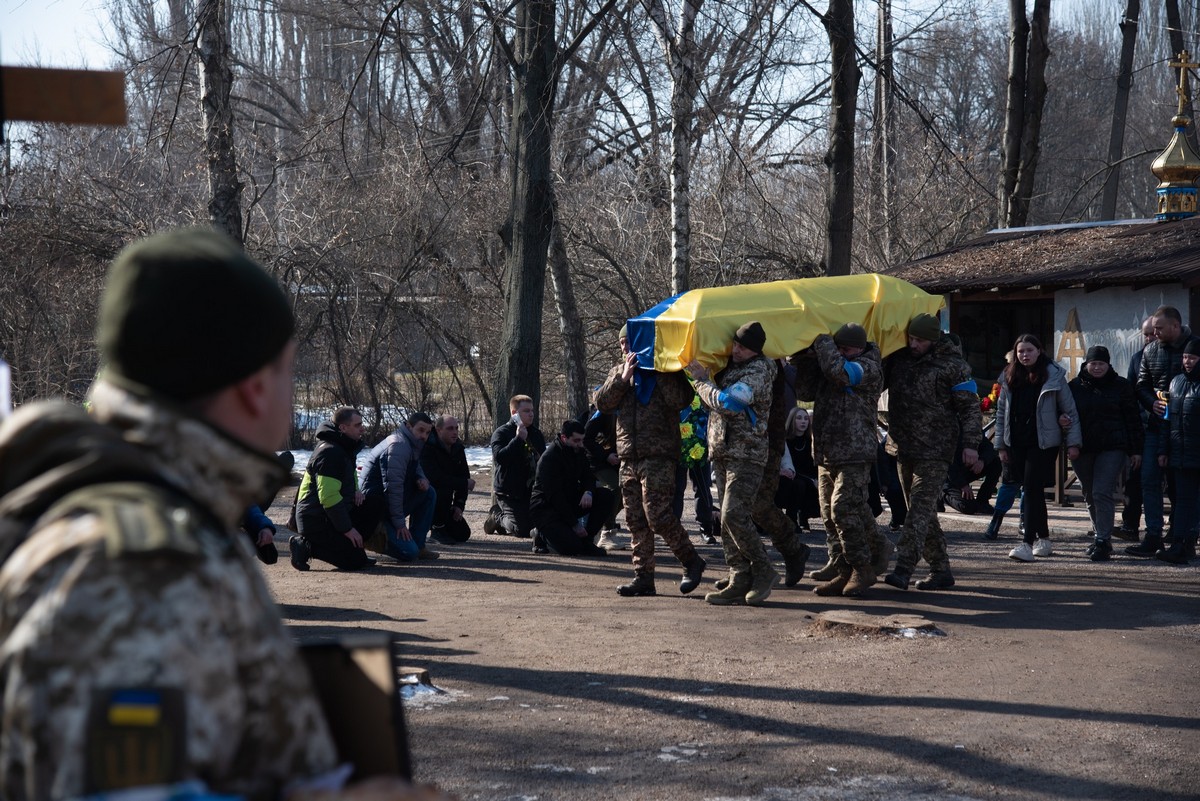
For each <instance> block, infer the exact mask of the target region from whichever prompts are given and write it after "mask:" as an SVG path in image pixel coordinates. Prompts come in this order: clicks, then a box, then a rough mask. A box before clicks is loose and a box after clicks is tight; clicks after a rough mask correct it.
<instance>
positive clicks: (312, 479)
mask: <svg viewBox="0 0 1200 801" xmlns="http://www.w3.org/2000/svg"><path fill="white" fill-rule="evenodd" d="M362 433H363V420H362V415H361V414H359V411H358V410H357V409H353V408H351V407H349V406H343V407H341V408H340V409H338V410H337V411H335V412H334V413H333V419H332V420H326V421H325V422H324V423H322V424H321V426H320V428H318V429H317V440H318V441H319V443H320V444H319V445H317V449H316V450H315V451H313V455H312V458H310V459H309V460H308V467H307V468H305V470H304V478H303V479H302V480H301V482H300V491H299V492H297V493H296V524H297V526H296V527H297V530H298V531H299V533H298V534H297V535H296V536H295V537H292V538H291V540H290V541H289V542H288V545H289V546H290V549H291V557H292V567H294V568H296V569H297V570H308V560H309V559H310V558H312V557H316V558H317V559H320V560H322V561H324V562H328V563H329V564H331V565H333V566H335V567H338V568H341V569H342V570H361V569H363V568H364V567H369V566H370V565H373V564H374V563H375V560H374V559H371V558H369V557H368V556H367V552H366V550H364V549H363V538H362V533H361V532H360V531H359V530H358V528H357V526H356V525H355V521H354V519H353V513H354V512H355V509H356V508H357V507H358V506H359V505H361V504H362V494H361V493H360V492H359V491H358V468H357V466H356V465H355V455H356V454H357V453H358V452H359V451H360V450H362V446H363V442H362ZM367 535H368V536H370V532H367Z"/></svg>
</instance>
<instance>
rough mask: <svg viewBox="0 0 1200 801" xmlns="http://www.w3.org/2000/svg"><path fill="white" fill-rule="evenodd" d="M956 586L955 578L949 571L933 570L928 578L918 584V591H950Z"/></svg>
mask: <svg viewBox="0 0 1200 801" xmlns="http://www.w3.org/2000/svg"><path fill="white" fill-rule="evenodd" d="M953 586H954V576H952V575H951V574H950V571H949V570H932V571H930V573H929V576H928V577H927V578H923V579H921V580H920V581H918V582H917V589H918V590H948V589H950V588H951V587H953Z"/></svg>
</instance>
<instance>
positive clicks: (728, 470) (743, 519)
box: [712, 459, 772, 579]
mask: <svg viewBox="0 0 1200 801" xmlns="http://www.w3.org/2000/svg"><path fill="white" fill-rule="evenodd" d="M712 466H713V473H714V475H715V476H716V478H717V504H718V505H719V506H720V507H721V545H722V546H723V547H724V549H725V564H727V565H728V566H729V571H730V573H731V574H733V575H732V576H731V578H732V577H735V576H745V578H747V579H749V578H750V577H751V576H752V575H760V574H762V573H765V572H767V571H769V570H771V569H772V568H771V561H770V560H769V559H768V558H767V549H766V548H764V547H763V544H762V538H761V537H759V536H758V531H757V529H755V528H754V506H755V504H756V503H757V500H758V492H759V486H760V485H761V484H762V479H763V468H762V465H761V464H758V463H755V462H748V461H741V460H735V459H722V460H716V461H714V462H713V463H712Z"/></svg>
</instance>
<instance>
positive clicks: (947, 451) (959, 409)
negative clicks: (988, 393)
mask: <svg viewBox="0 0 1200 801" xmlns="http://www.w3.org/2000/svg"><path fill="white" fill-rule="evenodd" d="M883 378H884V383H885V385H886V386H887V389H888V438H887V452H888V453H890V454H892V455H893V456H898V457H899V458H901V459H904V460H906V461H912V460H918V459H936V460H939V461H943V462H952V461H954V451H955V450H957V449H958V443H959V441H960V439H961V441H962V442H979V440H980V438H981V437H982V436H983V434H982V428H983V421H982V414H981V412H980V411H979V393H978V392H977V391H976V389H975V382H974V381H973V380H971V368H970V367H969V366H967V363H966V361H965V360H964V359H963V357H962V351H961V350H959V348H958V346H957V345H955V344H954V343H953V342H952V341H950V339H949V337H946V336H943V337H942V338H941V339H939V340H938V341H937V342H935V343H933V345H932V346H931V347H930V348H929V350H928V351H927V352H926V353H925V355H924V356H919V357H918V356H913V355H912V352H911V351H910V350H909V349H908V348H904V349H903V350H899V351H897V352H896V353H893V354H892V355H891V356H889V357H887V359H885V360H884V362H883Z"/></svg>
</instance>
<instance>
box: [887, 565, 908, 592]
mask: <svg viewBox="0 0 1200 801" xmlns="http://www.w3.org/2000/svg"><path fill="white" fill-rule="evenodd" d="M911 579H912V573H910V572H907V571H904V570H901V569H900V568H896V569H895V570H894V571H892V572H891V573H888V574H887V575H886V576H884V577H883V583H884V584H886V585H888V586H889V587H895V588H896V589H898V590H907V589H908V582H909V580H911Z"/></svg>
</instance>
